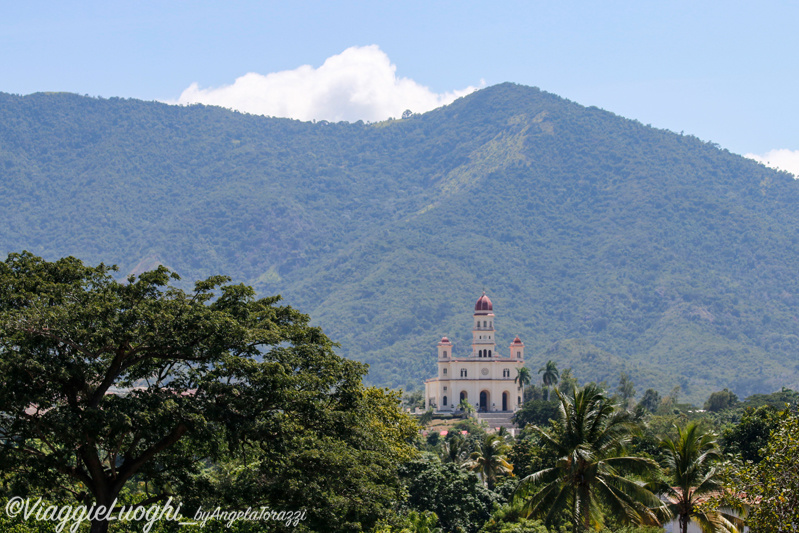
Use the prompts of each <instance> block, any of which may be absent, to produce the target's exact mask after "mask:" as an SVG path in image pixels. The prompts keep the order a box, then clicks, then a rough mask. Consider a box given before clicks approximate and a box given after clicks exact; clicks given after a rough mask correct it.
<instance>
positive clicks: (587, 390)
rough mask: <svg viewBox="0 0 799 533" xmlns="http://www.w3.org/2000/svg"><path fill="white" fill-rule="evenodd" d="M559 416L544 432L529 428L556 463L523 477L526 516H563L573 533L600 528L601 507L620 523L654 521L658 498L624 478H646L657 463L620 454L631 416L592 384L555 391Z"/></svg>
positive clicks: (626, 440) (549, 520) (627, 439)
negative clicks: (565, 514) (569, 522)
mask: <svg viewBox="0 0 799 533" xmlns="http://www.w3.org/2000/svg"><path fill="white" fill-rule="evenodd" d="M557 394H558V399H559V401H560V410H559V417H558V419H557V420H555V421H554V423H553V425H552V426H551V427H550V428H549V429H547V430H544V429H541V428H538V427H533V429H534V430H535V431H536V432H538V433H539V435H540V436H541V438H542V440H543V442H544V443H545V445H546V446H547V448H548V449H550V450H551V451H552V453H553V454H554V456H555V457H557V463H556V464H555V466H553V467H551V468H544V469H543V470H540V471H538V472H536V473H534V474H532V475H530V476H528V477H526V478H525V479H523V480H522V482H521V483H520V485H519V488H518V489H517V494H518V496H519V497H521V498H524V500H525V512H526V513H527V515H528V516H533V517H540V518H542V519H544V522H545V523H546V524H547V525H552V524H553V523H554V522H555V520H556V518H557V517H558V516H559V515H560V514H562V513H567V514H568V515H569V516H570V519H571V523H572V527H573V529H574V531H582V530H589V529H591V527H593V526H597V527H601V525H602V523H603V511H602V509H603V507H604V508H605V509H608V510H610V511H611V512H612V513H613V514H614V515H616V517H617V518H618V519H620V520H622V521H626V522H632V523H647V522H650V523H651V522H654V521H655V516H654V514H653V513H652V512H651V511H650V510H649V506H656V505H659V501H658V499H657V497H656V496H655V495H654V494H652V493H651V492H650V491H649V490H647V489H646V488H645V487H644V486H643V484H642V483H639V482H636V481H634V480H632V479H630V478H628V477H625V474H637V475H648V474H650V473H651V472H652V471H653V470H654V469H656V468H657V465H656V464H655V463H654V462H653V461H651V460H650V459H645V458H641V457H631V456H627V455H625V454H624V447H625V445H626V444H628V443H629V442H630V439H631V437H632V435H633V434H634V433H635V431H636V430H637V426H636V424H635V423H634V422H633V421H632V418H631V415H630V414H629V413H628V412H627V411H625V410H622V409H619V408H618V406H617V405H615V404H614V403H613V402H612V401H610V399H608V398H607V397H606V396H605V394H604V393H603V391H602V390H601V389H600V388H599V387H598V386H597V385H595V384H593V383H592V384H588V385H586V386H585V387H583V388H580V389H572V392H571V394H569V395H565V394H561V393H560V392H559V391H558V393H557Z"/></svg>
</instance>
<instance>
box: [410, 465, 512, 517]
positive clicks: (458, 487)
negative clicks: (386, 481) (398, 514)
mask: <svg viewBox="0 0 799 533" xmlns="http://www.w3.org/2000/svg"><path fill="white" fill-rule="evenodd" d="M400 475H401V478H402V479H403V480H404V483H405V487H406V490H407V492H408V500H407V505H408V506H409V507H410V508H411V509H413V510H416V511H419V512H424V511H432V512H434V513H435V514H436V515H437V516H438V520H439V524H440V526H441V529H442V530H443V531H463V532H476V531H477V530H478V529H479V528H480V526H481V525H482V524H483V523H484V522H485V521H486V520H487V519H488V517H489V516H490V515H491V510H492V509H493V507H494V503H496V502H497V496H496V494H494V493H493V492H491V491H489V490H488V489H487V488H485V487H484V486H483V484H482V483H480V481H479V480H478V479H477V476H476V475H475V474H473V473H472V472H468V471H466V470H464V469H463V468H461V467H459V466H457V465H455V464H453V463H447V464H442V463H441V462H439V461H438V459H437V458H436V457H434V456H425V457H422V458H421V459H417V460H414V461H410V462H408V463H406V464H404V465H402V466H401V467H400Z"/></svg>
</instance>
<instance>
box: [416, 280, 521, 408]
mask: <svg viewBox="0 0 799 533" xmlns="http://www.w3.org/2000/svg"><path fill="white" fill-rule="evenodd" d="M452 349H453V344H452V343H451V342H450V341H449V339H448V338H447V337H444V338H442V339H441V341H440V342H439V343H438V376H436V377H434V378H431V379H428V380H427V381H425V383H424V390H425V409H430V408H432V409H434V410H435V411H436V412H438V413H451V412H454V411H455V410H457V409H458V405H459V404H460V402H461V400H463V399H466V400H467V401H469V403H471V404H472V405H473V406H474V407H475V410H477V411H479V412H483V413H485V412H513V411H516V410H517V409H519V408H520V407H521V404H522V389H521V387H520V386H519V384H518V383H516V382H514V379H515V378H516V374H517V369H520V368H521V367H523V366H524V343H522V341H521V339H519V337H518V336H517V337H516V338H515V339H513V342H511V343H510V348H509V351H508V352H506V354H505V355H501V354H500V353H499V352H498V351H497V345H496V330H495V329H494V306H493V305H492V304H491V300H490V299H489V298H488V296H486V293H485V292H483V295H482V296H481V297H480V299H478V300H477V303H476V304H475V305H474V327H473V328H472V349H471V351H470V352H468V353H458V355H455V354H454V353H453V351H452Z"/></svg>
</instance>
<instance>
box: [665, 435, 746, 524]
mask: <svg viewBox="0 0 799 533" xmlns="http://www.w3.org/2000/svg"><path fill="white" fill-rule="evenodd" d="M677 432H678V437H677V439H676V440H672V439H664V440H663V441H662V442H661V444H660V446H661V448H662V449H663V451H664V452H665V453H664V455H663V457H664V459H663V466H664V468H665V469H666V476H667V477H666V479H667V480H666V482H665V483H664V482H660V483H657V484H653V486H655V487H657V488H658V491H659V492H660V493H661V494H663V495H665V496H666V498H667V502H666V505H665V507H664V508H663V512H665V513H666V514H665V516H666V517H667V518H668V519H674V518H676V519H677V520H678V522H679V525H680V531H681V532H682V533H686V532H687V531H688V523H689V522H691V521H694V522H696V523H697V524H698V525H699V526H700V528H701V529H702V531H706V532H708V533H711V532H736V531H737V528H736V524H737V523H739V522H740V519H738V518H737V517H736V516H734V515H733V514H731V513H726V512H721V511H717V510H714V509H711V508H709V507H707V506H702V505H700V504H701V503H703V501H706V500H708V499H709V498H710V497H712V496H714V495H717V494H718V493H719V492H720V491H721V490H722V483H721V478H720V476H719V473H718V471H717V470H716V469H715V468H714V467H713V463H714V462H715V461H717V460H718V459H719V458H720V453H719V448H718V445H717V444H716V439H715V435H713V434H712V433H708V432H705V431H702V430H701V429H700V428H699V426H698V424H696V423H695V422H690V423H689V424H688V425H687V426H686V427H685V428H677Z"/></svg>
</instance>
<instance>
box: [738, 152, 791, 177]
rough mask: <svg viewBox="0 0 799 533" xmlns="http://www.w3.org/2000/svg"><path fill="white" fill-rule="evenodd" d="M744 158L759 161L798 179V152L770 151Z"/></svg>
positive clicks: (747, 155) (748, 155)
mask: <svg viewBox="0 0 799 533" xmlns="http://www.w3.org/2000/svg"><path fill="white" fill-rule="evenodd" d="M744 157H748V158H749V159H754V160H755V161H760V162H761V163H763V164H764V165H766V166H768V167H771V168H776V169H778V170H787V171H788V172H790V173H791V174H793V175H794V177H795V178H799V150H787V149H785V148H783V149H782V150H771V151H770V152H766V153H765V154H763V155H757V154H746V155H744Z"/></svg>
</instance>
